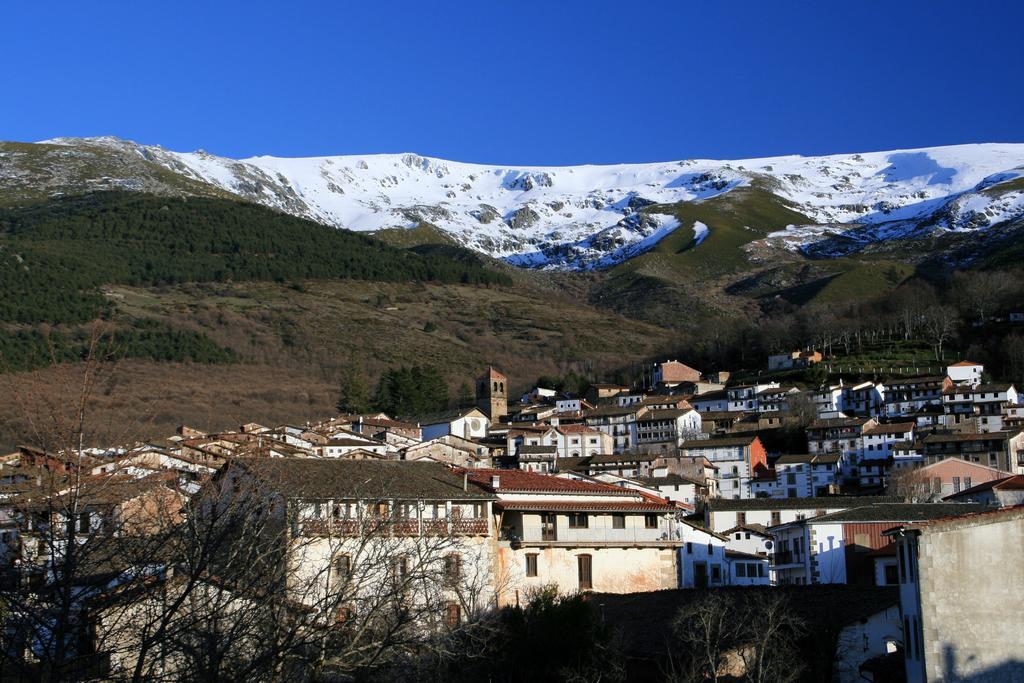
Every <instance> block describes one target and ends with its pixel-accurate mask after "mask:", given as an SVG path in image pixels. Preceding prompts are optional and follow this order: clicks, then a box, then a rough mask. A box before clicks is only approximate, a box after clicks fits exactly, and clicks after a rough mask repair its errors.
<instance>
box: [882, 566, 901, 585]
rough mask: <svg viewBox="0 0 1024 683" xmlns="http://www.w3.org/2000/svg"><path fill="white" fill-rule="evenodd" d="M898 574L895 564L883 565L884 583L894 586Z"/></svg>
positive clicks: (897, 579) (897, 581)
mask: <svg viewBox="0 0 1024 683" xmlns="http://www.w3.org/2000/svg"><path fill="white" fill-rule="evenodd" d="M899 582H900V580H899V575H898V573H897V571H896V565H894V564H887V565H885V585H886V586H894V585H896V584H897V583H899Z"/></svg>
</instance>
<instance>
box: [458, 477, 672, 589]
mask: <svg viewBox="0 0 1024 683" xmlns="http://www.w3.org/2000/svg"><path fill="white" fill-rule="evenodd" d="M469 476H470V478H471V479H472V481H474V482H475V483H477V484H478V485H479V486H480V487H481V488H483V489H484V490H486V491H488V492H491V493H494V494H496V495H497V497H498V500H497V501H496V502H495V504H494V505H495V508H494V509H495V518H496V521H495V526H497V527H498V529H499V534H500V535H499V537H498V538H499V540H498V550H497V567H496V570H495V574H496V576H498V577H499V584H498V586H497V589H498V600H499V604H515V603H516V601H517V600H518V601H522V600H523V599H524V598H525V597H526V596H528V595H529V594H530V593H531V592H532V591H535V590H538V589H540V588H542V587H544V586H548V585H552V584H554V585H557V587H558V589H559V591H561V592H563V593H575V592H577V591H590V590H594V591H599V592H605V593H629V592H635V591H651V590H661V589H664V588H675V587H677V586H678V585H679V584H678V582H679V569H678V559H677V558H678V552H677V551H678V548H679V547H680V546H681V545H682V541H681V540H680V539H679V533H678V529H677V525H676V521H675V514H676V512H677V509H676V508H675V507H674V506H672V505H669V504H667V503H666V502H665V501H664V500H662V499H660V498H657V497H654V496H650V495H644V494H643V493H641V492H640V491H636V490H632V489H626V488H623V487H619V486H613V485H610V484H602V483H598V482H593V481H580V480H578V479H571V478H567V477H554V476H548V475H542V474H536V473H533V472H525V471H522V470H474V471H472V472H470V473H469Z"/></svg>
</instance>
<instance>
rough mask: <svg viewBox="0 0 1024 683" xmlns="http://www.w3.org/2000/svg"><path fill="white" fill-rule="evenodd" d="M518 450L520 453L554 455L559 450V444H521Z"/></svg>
mask: <svg viewBox="0 0 1024 683" xmlns="http://www.w3.org/2000/svg"><path fill="white" fill-rule="evenodd" d="M516 452H517V453H519V454H520V455H554V454H555V453H557V452H558V446H556V445H554V444H551V445H550V446H520V447H519V448H518V449H517V450H516Z"/></svg>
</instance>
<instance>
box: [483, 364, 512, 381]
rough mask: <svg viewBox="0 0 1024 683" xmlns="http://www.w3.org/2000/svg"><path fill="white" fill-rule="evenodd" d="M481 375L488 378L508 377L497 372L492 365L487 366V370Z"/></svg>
mask: <svg viewBox="0 0 1024 683" xmlns="http://www.w3.org/2000/svg"><path fill="white" fill-rule="evenodd" d="M483 376H484V377H488V378H490V379H508V377H506V376H505V375H503V374H502V373H500V372H498V371H497V370H495V369H494V367H493V366H490V365H488V366H487V371H486V372H485V373H484V374H483Z"/></svg>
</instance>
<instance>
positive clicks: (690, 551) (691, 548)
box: [686, 541, 693, 555]
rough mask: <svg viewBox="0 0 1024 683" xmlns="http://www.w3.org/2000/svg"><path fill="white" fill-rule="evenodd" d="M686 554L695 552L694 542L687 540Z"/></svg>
mask: <svg viewBox="0 0 1024 683" xmlns="http://www.w3.org/2000/svg"><path fill="white" fill-rule="evenodd" d="M686 554H687V555H692V554H693V543H692V542H691V541H687V542H686Z"/></svg>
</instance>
